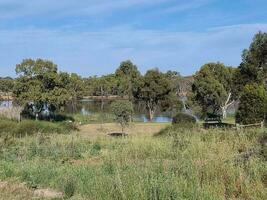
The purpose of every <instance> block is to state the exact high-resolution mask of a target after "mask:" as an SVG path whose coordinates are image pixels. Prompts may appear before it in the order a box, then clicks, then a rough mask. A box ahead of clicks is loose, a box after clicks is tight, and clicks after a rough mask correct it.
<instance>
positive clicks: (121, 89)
mask: <svg viewBox="0 0 267 200" xmlns="http://www.w3.org/2000/svg"><path fill="white" fill-rule="evenodd" d="M115 75H116V79H117V80H118V94H119V95H120V96H128V98H129V100H131V101H133V99H134V97H135V96H136V92H137V86H138V82H139V80H140V78H141V74H140V72H139V71H138V69H137V66H136V65H134V64H133V63H132V62H131V61H130V60H127V61H124V62H122V63H121V64H120V66H119V68H118V69H117V70H116V72H115Z"/></svg>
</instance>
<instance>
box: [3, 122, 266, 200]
mask: <svg viewBox="0 0 267 200" xmlns="http://www.w3.org/2000/svg"><path fill="white" fill-rule="evenodd" d="M165 131H167V134H164V133H163V132H164V131H163V132H162V133H161V137H151V136H136V137H128V138H117V139H113V138H108V137H99V138H94V139H90V138H86V139H85V138H83V137H81V136H79V135H78V134H76V135H75V134H71V135H58V134H54V135H44V134H37V135H34V136H28V137H24V138H21V139H19V138H9V139H8V140H7V139H1V140H0V142H1V144H0V179H1V180H6V179H10V178H12V177H13V178H14V177H15V178H17V179H18V180H19V181H21V182H26V183H27V185H28V187H32V188H36V187H38V188H39V187H40V188H53V189H55V190H57V191H61V192H63V193H64V195H65V197H66V198H71V199H216V200H217V199H253V200H254V199H267V188H266V187H267V185H266V177H267V165H266V164H267V163H266V158H265V154H264V150H263V149H264V142H262V141H263V140H262V138H264V137H265V136H264V135H266V134H265V133H264V134H263V133H261V132H260V131H258V130H249V131H244V132H237V131H230V130H228V131H223V130H202V129H200V128H192V129H188V128H177V127H176V128H171V127H170V128H168V129H167V130H165Z"/></svg>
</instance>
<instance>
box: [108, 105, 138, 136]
mask: <svg viewBox="0 0 267 200" xmlns="http://www.w3.org/2000/svg"><path fill="white" fill-rule="evenodd" d="M111 110H112V112H113V113H114V115H115V120H116V121H117V122H118V123H119V124H120V125H121V128H122V132H123V130H124V127H125V126H127V125H128V123H129V122H130V121H131V118H132V115H133V112H134V111H133V104H132V103H131V102H130V101H126V100H125V101H123V100H121V101H115V102H113V103H112V104H111Z"/></svg>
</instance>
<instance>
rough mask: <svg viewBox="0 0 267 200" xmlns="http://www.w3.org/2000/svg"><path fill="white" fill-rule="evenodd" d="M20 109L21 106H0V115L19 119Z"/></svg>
mask: <svg viewBox="0 0 267 200" xmlns="http://www.w3.org/2000/svg"><path fill="white" fill-rule="evenodd" d="M21 111H22V108H21V107H7V108H6V107H5V108H0V117H2V118H6V119H11V120H16V121H19V120H20V113H21Z"/></svg>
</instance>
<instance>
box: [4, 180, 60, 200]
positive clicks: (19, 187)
mask: <svg viewBox="0 0 267 200" xmlns="http://www.w3.org/2000/svg"><path fill="white" fill-rule="evenodd" d="M30 199H63V194H62V192H58V191H55V190H52V189H35V190H33V189H29V188H28V187H27V186H26V184H25V183H18V182H15V181H2V182H0V200H30Z"/></svg>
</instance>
